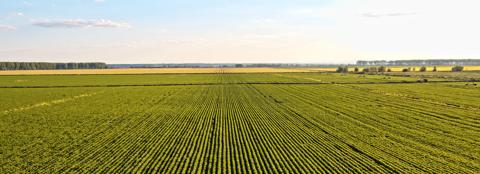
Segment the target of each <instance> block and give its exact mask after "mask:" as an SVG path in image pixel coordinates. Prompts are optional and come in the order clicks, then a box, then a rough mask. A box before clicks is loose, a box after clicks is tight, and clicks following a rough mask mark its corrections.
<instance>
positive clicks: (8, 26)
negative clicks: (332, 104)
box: [0, 0, 480, 63]
mask: <svg viewBox="0 0 480 174" xmlns="http://www.w3.org/2000/svg"><path fill="white" fill-rule="evenodd" d="M479 7H480V1H478V0H236V1H234V0H201V1H200V0H135V1H132V0H25V1H23V0H0V61H34V62H107V63H354V62H355V61H357V60H398V59H434V58H435V59H447V58H480V44H479V42H480V22H478V17H480V10H478V8H479Z"/></svg>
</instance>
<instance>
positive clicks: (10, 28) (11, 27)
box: [0, 24, 17, 30]
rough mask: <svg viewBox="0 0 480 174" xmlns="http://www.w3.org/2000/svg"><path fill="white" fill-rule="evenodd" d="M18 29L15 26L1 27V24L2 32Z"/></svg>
mask: <svg viewBox="0 0 480 174" xmlns="http://www.w3.org/2000/svg"><path fill="white" fill-rule="evenodd" d="M16 29H17V27H15V26H13V25H1V24H0V30H16Z"/></svg>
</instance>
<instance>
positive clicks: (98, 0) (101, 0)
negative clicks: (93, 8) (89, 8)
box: [93, 0, 106, 3]
mask: <svg viewBox="0 0 480 174" xmlns="http://www.w3.org/2000/svg"><path fill="white" fill-rule="evenodd" d="M105 1H106V0H93V2H95V3H102V2H105Z"/></svg>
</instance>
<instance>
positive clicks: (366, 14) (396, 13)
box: [362, 12, 417, 18]
mask: <svg viewBox="0 0 480 174" xmlns="http://www.w3.org/2000/svg"><path fill="white" fill-rule="evenodd" d="M416 14H417V13H415V12H409V13H405V12H393V13H363V14H362V16H364V17H369V18H380V17H398V16H410V15H416Z"/></svg>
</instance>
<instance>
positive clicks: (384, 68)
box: [377, 66, 387, 72]
mask: <svg viewBox="0 0 480 174" xmlns="http://www.w3.org/2000/svg"><path fill="white" fill-rule="evenodd" d="M386 70H387V68H386V67H384V66H380V67H378V68H377V71H378V72H385V71H386Z"/></svg>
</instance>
